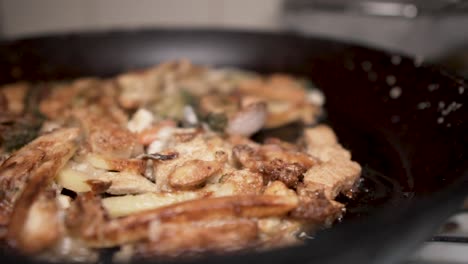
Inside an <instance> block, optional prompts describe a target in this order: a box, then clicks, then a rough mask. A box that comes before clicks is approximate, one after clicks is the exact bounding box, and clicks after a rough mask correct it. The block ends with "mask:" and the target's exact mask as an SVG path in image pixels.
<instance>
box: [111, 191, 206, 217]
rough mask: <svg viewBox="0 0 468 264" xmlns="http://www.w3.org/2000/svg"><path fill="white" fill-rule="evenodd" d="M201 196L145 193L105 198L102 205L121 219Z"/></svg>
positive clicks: (184, 193)
mask: <svg viewBox="0 0 468 264" xmlns="http://www.w3.org/2000/svg"><path fill="white" fill-rule="evenodd" d="M199 196H200V195H199V193H196V192H181V193H143V194H137V195H125V196H114V197H108V198H104V199H102V204H103V206H104V208H105V209H106V211H107V212H108V213H109V215H110V216H111V217H121V216H126V215H130V214H133V213H137V212H141V211H145V210H149V209H154V208H158V207H162V206H166V205H170V204H173V203H178V202H183V201H187V200H192V199H196V198H198V197H199Z"/></svg>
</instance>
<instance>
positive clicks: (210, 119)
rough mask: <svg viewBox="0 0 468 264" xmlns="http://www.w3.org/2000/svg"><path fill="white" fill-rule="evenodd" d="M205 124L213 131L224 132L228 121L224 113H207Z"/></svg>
mask: <svg viewBox="0 0 468 264" xmlns="http://www.w3.org/2000/svg"><path fill="white" fill-rule="evenodd" d="M205 121H206V123H207V124H208V125H209V126H210V128H211V129H213V130H214V131H220V132H222V131H224V128H225V127H226V125H227V122H228V119H227V117H226V115H225V114H224V113H209V114H208V115H207V116H206V118H205Z"/></svg>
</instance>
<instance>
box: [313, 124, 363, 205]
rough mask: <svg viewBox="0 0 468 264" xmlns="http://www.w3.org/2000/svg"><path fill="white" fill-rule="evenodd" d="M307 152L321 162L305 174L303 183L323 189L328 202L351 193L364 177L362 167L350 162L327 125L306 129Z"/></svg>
mask: <svg viewBox="0 0 468 264" xmlns="http://www.w3.org/2000/svg"><path fill="white" fill-rule="evenodd" d="M304 139H305V142H306V144H307V151H308V152H309V153H311V154H312V155H314V156H316V157H318V158H319V160H320V161H322V162H321V163H320V164H318V165H317V166H314V167H312V168H311V169H310V170H308V171H307V172H306V173H305V174H304V184H305V185H306V186H307V188H308V189H310V190H322V191H323V192H324V194H325V196H326V197H327V198H329V199H334V198H335V197H336V196H337V195H338V194H339V193H340V192H343V193H346V192H349V191H350V190H351V189H352V188H353V186H354V185H355V183H356V181H357V179H358V178H359V176H360V175H361V166H360V165H359V164H358V163H357V162H354V161H352V160H351V154H350V153H349V151H347V150H345V149H344V148H343V147H342V146H341V145H340V144H338V142H337V140H336V135H335V133H334V132H333V130H332V129H331V128H330V127H328V126H325V125H320V126H317V127H315V128H309V129H306V130H305V132H304Z"/></svg>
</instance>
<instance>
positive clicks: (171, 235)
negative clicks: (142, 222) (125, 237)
mask: <svg viewBox="0 0 468 264" xmlns="http://www.w3.org/2000/svg"><path fill="white" fill-rule="evenodd" d="M257 236H258V227H257V223H256V222H255V221H253V220H248V219H234V220H223V221H199V222H190V223H176V224H160V223H158V222H154V223H153V224H152V225H151V228H150V234H149V237H150V239H149V241H148V242H145V243H141V244H139V245H137V246H136V249H135V255H136V256H137V257H141V258H148V257H157V256H163V257H177V256H180V255H182V254H183V255H186V254H201V253H207V252H211V253H222V252H229V251H236V250H240V249H245V248H246V247H247V246H249V245H252V246H254V245H255V242H256V240H257Z"/></svg>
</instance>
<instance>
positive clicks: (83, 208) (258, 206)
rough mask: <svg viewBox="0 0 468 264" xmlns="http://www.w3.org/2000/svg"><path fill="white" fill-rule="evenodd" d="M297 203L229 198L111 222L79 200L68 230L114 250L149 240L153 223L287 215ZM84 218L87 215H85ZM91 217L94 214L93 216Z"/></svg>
mask: <svg viewBox="0 0 468 264" xmlns="http://www.w3.org/2000/svg"><path fill="white" fill-rule="evenodd" d="M297 203H298V200H297V199H294V198H292V197H285V196H270V195H260V196H228V197H217V198H206V199H198V200H192V201H187V202H181V203H177V204H172V205H169V206H165V207H160V208H157V209H154V210H149V211H144V212H141V213H137V214H133V215H130V216H127V217H123V218H117V219H113V220H108V217H107V215H106V214H105V212H104V210H102V207H101V202H100V200H99V198H97V197H91V196H90V195H86V196H80V197H78V198H77V201H76V202H75V203H74V204H73V205H72V207H71V208H70V209H69V214H68V215H67V220H66V223H67V226H68V228H69V230H70V231H71V232H72V234H74V235H75V236H79V237H81V239H83V240H84V241H85V242H86V243H87V244H88V245H89V246H91V247H111V246H116V245H121V244H124V243H129V242H134V241H138V240H142V239H145V238H148V232H149V228H150V226H151V224H152V223H154V222H155V221H156V222H159V223H190V222H193V221H214V220H227V219H233V218H250V217H252V218H262V217H268V216H281V215H285V214H287V213H288V212H289V211H291V210H293V209H294V208H295V207H296V206H297ZM83 214H84V215H83ZM88 214H92V215H93V216H90V215H88Z"/></svg>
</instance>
